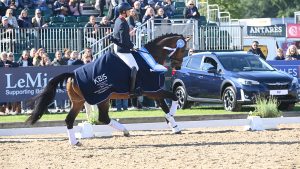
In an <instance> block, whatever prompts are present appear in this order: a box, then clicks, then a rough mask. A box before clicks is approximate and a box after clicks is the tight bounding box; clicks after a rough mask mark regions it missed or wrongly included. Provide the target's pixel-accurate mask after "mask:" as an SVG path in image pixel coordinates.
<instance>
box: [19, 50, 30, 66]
mask: <svg viewBox="0 0 300 169" xmlns="http://www.w3.org/2000/svg"><path fill="white" fill-rule="evenodd" d="M18 65H19V66H21V67H27V66H33V63H32V61H31V59H29V53H28V51H27V50H24V51H23V52H22V56H21V57H20V59H19V61H18Z"/></svg>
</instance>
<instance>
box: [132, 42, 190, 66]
mask: <svg viewBox="0 0 300 169" xmlns="http://www.w3.org/2000/svg"><path fill="white" fill-rule="evenodd" d="M184 46H185V41H184V40H183V39H178V40H177V42H176V48H171V47H167V46H164V47H163V49H165V50H168V51H171V53H170V54H169V55H168V57H169V58H170V60H171V61H177V62H181V61H182V60H181V59H177V58H174V54H175V52H176V51H177V49H180V48H183V47H184ZM135 51H138V52H142V53H147V54H149V55H151V53H149V52H148V51H144V50H140V49H135Z"/></svg>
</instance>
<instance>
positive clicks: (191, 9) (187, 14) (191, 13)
mask: <svg viewBox="0 0 300 169" xmlns="http://www.w3.org/2000/svg"><path fill="white" fill-rule="evenodd" d="M183 13H184V18H186V19H199V18H200V13H199V12H198V8H197V7H196V6H195V2H194V0H189V1H188V3H187V7H186V8H185V9H184V12H183Z"/></svg>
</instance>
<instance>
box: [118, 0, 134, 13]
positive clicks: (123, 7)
mask: <svg viewBox="0 0 300 169" xmlns="http://www.w3.org/2000/svg"><path fill="white" fill-rule="evenodd" d="M118 8H119V12H120V13H122V12H123V11H127V10H129V9H131V8H132V7H131V6H130V4H129V3H127V2H122V3H120V4H119V6H118Z"/></svg>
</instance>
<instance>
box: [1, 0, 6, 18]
mask: <svg viewBox="0 0 300 169" xmlns="http://www.w3.org/2000/svg"><path fill="white" fill-rule="evenodd" d="M5 2H6V0H0V18H1V17H2V16H4V15H5V11H6V10H7V9H8V7H7V4H6V3H5Z"/></svg>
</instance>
